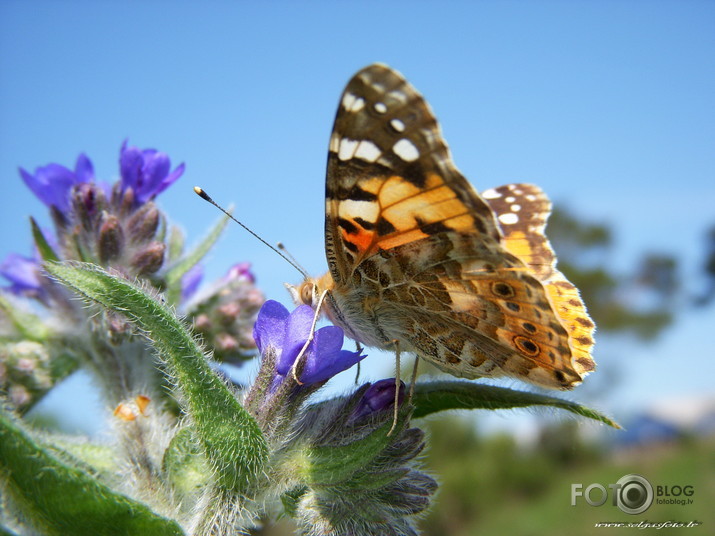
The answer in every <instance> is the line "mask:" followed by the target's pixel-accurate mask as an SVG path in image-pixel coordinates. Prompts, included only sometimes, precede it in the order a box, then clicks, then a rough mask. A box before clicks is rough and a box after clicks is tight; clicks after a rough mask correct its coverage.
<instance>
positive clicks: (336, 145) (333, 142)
mask: <svg viewBox="0 0 715 536" xmlns="http://www.w3.org/2000/svg"><path fill="white" fill-rule="evenodd" d="M328 148H329V149H330V150H331V151H332V152H334V153H337V152H338V150H339V149H340V135H339V134H338V133H337V132H333V134H332V135H331V136H330V146H329V147H328Z"/></svg>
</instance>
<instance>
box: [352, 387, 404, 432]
mask: <svg viewBox="0 0 715 536" xmlns="http://www.w3.org/2000/svg"><path fill="white" fill-rule="evenodd" d="M404 398H405V384H404V382H400V394H399V399H398V402H399V403H402V400H403V399H404ZM394 405H395V378H388V379H386V380H380V381H377V382H375V383H373V384H372V385H371V386H370V387H368V389H367V391H365V393H364V394H363V395H362V398H361V399H360V402H358V405H357V406H356V407H355V409H354V410H353V413H352V415H351V416H350V420H351V421H356V420H358V419H361V418H363V417H365V416H366V415H369V414H371V413H377V412H378V411H385V410H387V409H391V408H392V407H393V406H394Z"/></svg>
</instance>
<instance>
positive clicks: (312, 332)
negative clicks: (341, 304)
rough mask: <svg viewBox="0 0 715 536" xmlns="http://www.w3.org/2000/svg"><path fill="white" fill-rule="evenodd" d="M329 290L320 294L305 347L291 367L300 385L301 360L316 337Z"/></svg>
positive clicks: (292, 373) (292, 374)
mask: <svg viewBox="0 0 715 536" xmlns="http://www.w3.org/2000/svg"><path fill="white" fill-rule="evenodd" d="M328 292H329V291H328V290H324V291H323V292H322V294H321V295H320V299H319V300H318V305H317V306H316V307H315V316H313V323H312V324H311V326H310V332H309V333H308V338H307V339H306V341H305V344H304V345H303V348H301V349H300V352H298V356H297V357H296V358H295V361H294V362H293V366H292V367H291V376H293V379H294V380H295V382H296V383H297V384H298V385H303V382H301V381H300V380H299V379H298V368H299V367H301V365H302V363H301V361H302V360H303V356H304V355H305V352H306V351H307V350H308V346H310V343H311V342H313V338H314V337H315V326H316V324H317V323H318V318H320V309H321V308H322V306H323V301H324V300H325V296H326V295H327V294H328Z"/></svg>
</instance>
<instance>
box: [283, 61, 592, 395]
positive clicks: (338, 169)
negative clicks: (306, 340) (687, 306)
mask: <svg viewBox="0 0 715 536" xmlns="http://www.w3.org/2000/svg"><path fill="white" fill-rule="evenodd" d="M325 207H326V212H325V251H326V256H327V260H328V266H329V271H328V272H327V273H326V274H325V275H323V276H322V277H318V278H307V279H306V280H305V281H303V283H301V284H300V285H299V286H297V287H292V288H291V292H292V294H293V297H294V299H295V300H296V302H298V303H307V304H309V305H312V306H313V307H314V308H316V307H318V308H319V309H320V310H321V311H322V312H324V313H325V314H326V315H327V317H328V318H329V319H330V320H331V321H332V322H333V323H334V324H335V325H337V326H340V327H341V328H342V329H343V330H344V331H345V333H346V335H348V336H349V337H350V338H352V339H354V340H355V341H357V342H358V343H359V344H361V345H364V346H367V347H376V348H381V349H388V350H390V349H394V348H395V344H396V342H397V343H398V344H399V345H400V349H401V350H404V351H408V352H413V353H415V354H416V355H417V356H418V357H419V358H422V359H424V360H426V361H428V362H430V363H432V364H434V365H435V366H436V367H438V368H439V369H441V370H442V371H444V372H447V373H449V374H452V375H454V376H457V377H464V378H478V377H496V376H504V375H506V376H511V377H515V378H518V379H520V380H524V381H527V382H530V383H533V384H536V385H539V386H542V387H547V388H552V389H570V388H572V387H574V386H575V385H578V384H579V383H580V382H581V381H582V379H583V377H584V376H585V375H586V374H587V373H589V372H590V371H592V370H594V367H595V365H594V361H593V359H592V358H591V355H590V352H591V348H592V346H593V344H594V342H593V332H594V329H595V325H594V323H593V321H592V320H591V319H590V318H589V316H588V314H587V312H586V308H585V306H584V303H583V301H582V300H581V298H580V297H579V293H578V290H577V289H576V287H575V286H574V285H572V284H571V283H570V282H569V281H567V280H566V278H565V277H564V276H563V275H562V274H561V272H559V271H558V270H557V269H556V268H555V264H556V258H555V254H554V252H553V250H552V248H551V246H550V244H549V242H548V240H547V238H546V236H545V235H544V228H545V225H546V219H547V217H548V215H549V213H550V211H551V203H550V202H549V200H548V198H547V197H546V195H545V194H544V193H543V192H542V191H541V190H540V189H539V188H538V187H537V186H534V185H530V184H509V185H507V186H501V187H499V188H492V189H488V190H485V191H483V192H482V193H481V195H480V194H479V193H478V192H477V191H476V190H475V189H474V188H473V187H472V186H471V185H470V184H469V182H468V181H467V180H466V179H465V178H464V177H463V176H462V174H461V173H460V172H459V171H458V170H457V168H456V166H455V165H454V163H453V162H452V158H451V156H450V152H449V149H448V148H447V145H446V143H445V141H444V139H443V137H442V134H441V131H440V127H439V125H438V123H437V120H436V119H435V117H434V115H433V113H432V111H431V110H430V107H429V105H428V104H427V102H426V101H425V100H424V98H423V97H422V96H421V95H420V94H419V93H418V92H417V90H415V88H414V87H413V86H412V85H411V84H410V83H409V82H407V81H406V80H405V79H404V78H403V77H402V75H400V74H399V73H397V72H396V71H394V70H392V69H391V68H389V67H387V66H386V65H383V64H373V65H370V66H368V67H366V68H364V69H362V70H361V71H359V72H358V73H357V74H355V76H354V77H353V78H352V79H351V80H350V81H349V82H348V84H347V86H346V87H345V90H344V92H343V94H342V97H341V99H340V103H339V106H338V111H337V115H336V118H335V124H334V127H333V132H332V134H331V136H330V145H329V152H328V165H327V179H326V184H325ZM323 298H324V299H323ZM318 302H320V305H318Z"/></svg>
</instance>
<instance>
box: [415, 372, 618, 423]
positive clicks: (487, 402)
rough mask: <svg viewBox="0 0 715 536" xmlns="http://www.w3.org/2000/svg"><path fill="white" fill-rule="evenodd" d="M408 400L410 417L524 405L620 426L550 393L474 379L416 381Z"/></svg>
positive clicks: (591, 410) (588, 409)
mask: <svg viewBox="0 0 715 536" xmlns="http://www.w3.org/2000/svg"><path fill="white" fill-rule="evenodd" d="M412 403H413V404H414V405H415V412H414V414H413V417H414V418H418V417H424V416H426V415H429V414H430V413H436V412H438V411H445V410H448V409H490V410H494V409H511V408H524V407H528V406H552V407H555V408H560V409H564V410H566V411H570V412H571V413H575V414H576V415H580V416H581V417H587V418H589V419H594V420H596V421H599V422H602V423H604V424H607V425H608V426H612V427H613V428H620V425H619V424H618V423H616V422H615V421H613V420H611V419H609V418H608V417H606V416H605V415H602V414H601V413H599V412H597V411H595V410H593V409H590V408H587V407H585V406H582V405H580V404H577V403H575V402H571V401H569V400H563V399H561V398H556V397H553V396H546V395H541V394H538V393H529V392H525V391H515V390H513V389H507V388H505V387H496V386H494V385H484V384H480V383H474V382H454V381H439V382H428V383H418V384H417V385H416V386H415V394H414V398H413V401H412Z"/></svg>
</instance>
